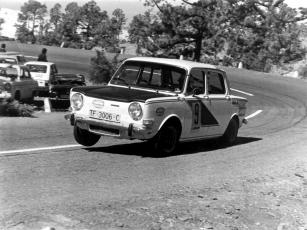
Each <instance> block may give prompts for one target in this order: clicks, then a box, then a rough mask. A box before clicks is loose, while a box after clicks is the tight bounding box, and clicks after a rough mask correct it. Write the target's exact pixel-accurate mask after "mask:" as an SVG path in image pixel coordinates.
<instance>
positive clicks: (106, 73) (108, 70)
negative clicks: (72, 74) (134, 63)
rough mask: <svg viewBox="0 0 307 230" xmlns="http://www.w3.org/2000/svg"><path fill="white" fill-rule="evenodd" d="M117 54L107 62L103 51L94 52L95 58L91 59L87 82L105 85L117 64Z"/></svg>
mask: <svg viewBox="0 0 307 230" xmlns="http://www.w3.org/2000/svg"><path fill="white" fill-rule="evenodd" d="M117 57H118V54H117V55H115V56H114V58H113V60H112V61H109V60H108V59H107V57H106V56H105V53H104V52H103V51H98V50H96V57H92V58H91V68H90V72H89V80H90V81H91V82H93V83H107V82H108V81H109V80H110V79H111V77H112V75H113V73H114V72H115V70H116V68H117V65H118V63H119V61H118V59H117Z"/></svg>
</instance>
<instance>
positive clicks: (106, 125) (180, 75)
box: [65, 57, 247, 154]
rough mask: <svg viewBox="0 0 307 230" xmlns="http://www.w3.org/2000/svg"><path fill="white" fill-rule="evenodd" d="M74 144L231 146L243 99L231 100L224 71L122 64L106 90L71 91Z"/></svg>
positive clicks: (139, 60) (170, 63)
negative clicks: (112, 140) (212, 141)
mask: <svg viewBox="0 0 307 230" xmlns="http://www.w3.org/2000/svg"><path fill="white" fill-rule="evenodd" d="M70 101H71V108H72V112H71V114H68V115H66V116H65V117H66V119H70V122H71V125H73V126H74V137H75V139H76V141H77V142H78V143H80V144H82V145H85V146H91V145H94V144H96V143H97V141H98V140H99V138H100V137H101V136H113V137H117V138H125V139H140V140H149V143H151V144H153V146H154V148H155V149H156V150H157V151H158V152H159V153H162V154H171V153H173V152H174V151H175V149H176V146H177V144H178V142H179V141H180V142H185V141H194V140H200V139H209V138H217V137H222V139H223V140H224V141H225V142H226V143H228V144H233V143H234V142H235V140H236V138H237V134H238V129H239V127H241V125H242V123H246V122H247V121H246V119H245V118H244V116H245V112H246V103H247V100H246V99H245V98H242V97H238V96H233V95H230V88H229V82H228V80H227V77H226V74H225V72H224V71H222V70H220V69H218V68H217V67H215V66H213V65H208V64H202V63H198V62H192V61H184V60H177V59H162V58H149V57H136V58H130V59H127V60H125V61H124V62H123V63H122V65H121V66H120V68H119V69H118V70H117V71H116V72H115V74H114V75H113V77H112V79H111V80H110V82H109V83H108V84H107V85H105V86H87V87H76V88H73V89H72V90H71V92H70Z"/></svg>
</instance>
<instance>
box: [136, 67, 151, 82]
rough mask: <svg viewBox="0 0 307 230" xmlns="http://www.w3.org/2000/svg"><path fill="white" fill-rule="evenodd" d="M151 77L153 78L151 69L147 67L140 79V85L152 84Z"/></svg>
mask: <svg viewBox="0 0 307 230" xmlns="http://www.w3.org/2000/svg"><path fill="white" fill-rule="evenodd" d="M150 76H151V68H150V67H145V68H144V69H143V71H142V74H141V76H140V78H139V82H138V84H139V85H140V86H147V85H148V84H149V83H150Z"/></svg>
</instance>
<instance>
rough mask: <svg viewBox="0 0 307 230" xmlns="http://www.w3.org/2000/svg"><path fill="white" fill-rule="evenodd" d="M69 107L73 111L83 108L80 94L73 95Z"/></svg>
mask: <svg viewBox="0 0 307 230" xmlns="http://www.w3.org/2000/svg"><path fill="white" fill-rule="evenodd" d="M70 104H71V107H72V108H73V109H75V110H80V109H81V108H82V106H83V96H82V94H80V93H75V94H73V95H72V97H71V99H70Z"/></svg>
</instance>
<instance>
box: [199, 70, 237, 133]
mask: <svg viewBox="0 0 307 230" xmlns="http://www.w3.org/2000/svg"><path fill="white" fill-rule="evenodd" d="M227 89H228V87H227V82H226V77H225V75H224V73H223V72H222V71H219V70H211V69H209V70H207V72H206V95H205V97H204V99H203V103H204V105H205V106H206V108H207V109H208V110H209V111H210V113H211V114H212V119H213V118H214V119H213V120H212V122H211V123H212V124H211V126H209V127H208V130H207V134H208V135H210V136H211V135H212V136H215V135H222V134H223V133H224V131H225V129H226V127H227V125H228V123H229V120H230V117H231V116H232V104H231V98H230V96H229V92H228V90H227Z"/></svg>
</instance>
